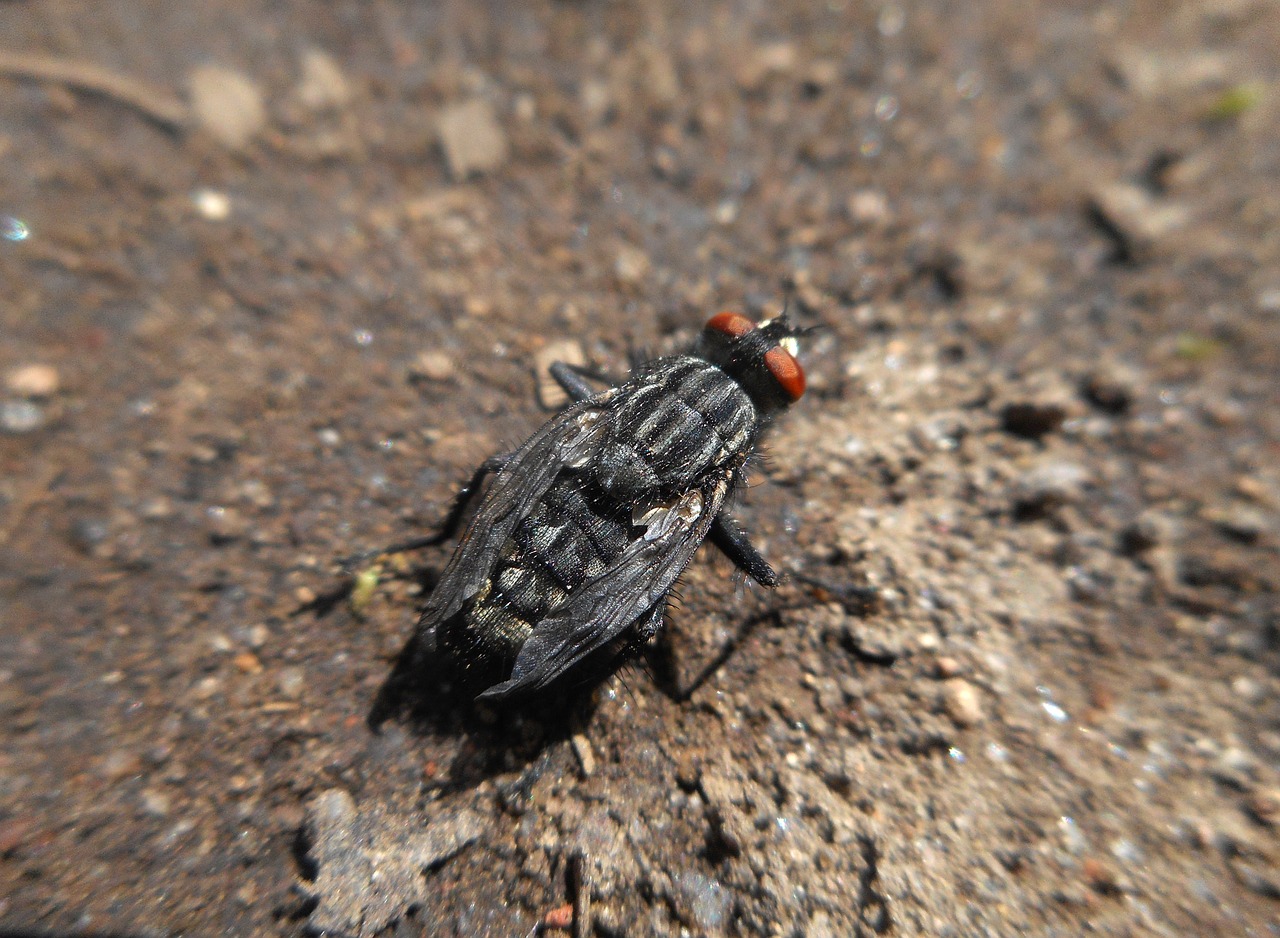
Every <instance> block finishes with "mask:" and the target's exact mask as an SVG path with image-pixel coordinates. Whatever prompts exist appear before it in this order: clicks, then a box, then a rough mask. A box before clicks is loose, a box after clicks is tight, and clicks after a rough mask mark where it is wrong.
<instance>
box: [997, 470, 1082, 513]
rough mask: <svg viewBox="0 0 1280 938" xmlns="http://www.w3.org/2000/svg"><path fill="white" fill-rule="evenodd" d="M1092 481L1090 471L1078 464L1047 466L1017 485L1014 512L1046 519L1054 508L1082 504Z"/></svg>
mask: <svg viewBox="0 0 1280 938" xmlns="http://www.w3.org/2000/svg"><path fill="white" fill-rule="evenodd" d="M1088 480H1089V473H1088V470H1086V469H1085V468H1084V467H1083V466H1080V465H1078V464H1076V463H1071V462H1062V461H1054V462H1048V463H1043V464H1041V465H1039V466H1036V467H1035V468H1033V469H1031V470H1030V471H1028V472H1026V473H1025V474H1024V475H1023V476H1022V478H1020V479H1019V480H1018V481H1017V484H1016V485H1015V488H1014V508H1015V510H1016V511H1017V512H1018V513H1019V514H1021V515H1034V516H1039V515H1043V514H1045V513H1046V512H1048V511H1049V510H1050V509H1052V508H1057V507H1059V506H1061V505H1067V504H1071V503H1072V502H1075V501H1078V500H1079V498H1080V496H1081V494H1082V490H1083V488H1084V485H1085V483H1086V482H1088Z"/></svg>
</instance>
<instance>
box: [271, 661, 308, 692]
mask: <svg viewBox="0 0 1280 938" xmlns="http://www.w3.org/2000/svg"><path fill="white" fill-rule="evenodd" d="M306 682H307V675H306V672H305V671H303V670H302V668H299V667H296V666H293V667H288V668H281V670H280V676H279V677H277V678H276V686H277V687H278V688H279V689H280V693H281V694H283V695H284V696H286V697H289V698H294V697H297V696H298V695H299V694H301V693H302V688H303V686H304V685H305V684H306Z"/></svg>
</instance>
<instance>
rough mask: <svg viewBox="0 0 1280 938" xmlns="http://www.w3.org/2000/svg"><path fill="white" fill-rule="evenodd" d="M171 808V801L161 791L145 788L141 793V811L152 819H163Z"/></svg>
mask: <svg viewBox="0 0 1280 938" xmlns="http://www.w3.org/2000/svg"><path fill="white" fill-rule="evenodd" d="M171 807H172V800H171V799H170V798H169V796H168V795H167V794H165V793H164V792H163V791H160V790H159V789H156V788H147V789H145V790H143V792H142V810H143V811H145V812H146V813H147V814H149V815H151V816H152V817H164V816H165V815H166V814H168V813H169V809H170V808H171Z"/></svg>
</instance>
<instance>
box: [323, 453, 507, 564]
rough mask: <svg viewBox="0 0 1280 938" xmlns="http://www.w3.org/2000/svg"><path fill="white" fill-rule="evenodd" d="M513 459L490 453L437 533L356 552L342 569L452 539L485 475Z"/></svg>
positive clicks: (455, 499) (454, 503) (457, 498)
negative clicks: (376, 548)
mask: <svg viewBox="0 0 1280 938" xmlns="http://www.w3.org/2000/svg"><path fill="white" fill-rule="evenodd" d="M510 459H511V454H510V453H503V454H501V455H498V456H490V457H489V458H488V459H486V460H485V461H484V462H482V463H481V464H480V465H479V467H478V468H477V469H476V471H475V472H474V473H472V474H471V478H470V479H469V480H468V481H467V484H466V485H464V486H463V487H462V488H461V489H459V490H458V494H457V496H456V497H455V498H454V500H453V506H452V507H451V508H450V509H449V513H448V514H447V515H445V516H444V521H443V522H442V523H441V524H440V528H439V529H438V530H437V531H436V532H435V533H434V534H426V535H423V536H421V537H415V538H411V539H409V540H407V541H401V542H400V543H398V544H392V545H391V546H390V547H384V548H382V549H381V550H371V551H365V552H364V553H362V554H356V555H355V556H353V557H349V558H347V559H346V560H344V561H343V562H342V566H343V569H345V570H348V571H353V570H356V569H357V568H360V567H363V566H365V565H366V564H368V563H369V562H370V561H376V560H378V559H381V558H382V557H389V556H392V555H394V554H405V553H408V552H409V551H413V550H421V549H422V548H424V547H434V546H435V545H436V544H441V543H443V542H445V541H447V540H449V539H451V538H452V537H453V536H454V535H455V534H457V533H458V528H459V527H461V526H462V519H463V518H464V517H466V514H467V509H468V508H469V507H470V506H471V500H472V499H473V498H475V497H476V494H477V493H478V492H479V491H480V488H481V486H483V485H484V480H485V478H486V477H487V476H488V475H489V474H490V473H494V472H498V471H500V470H501V469H502V467H503V466H505V465H506V464H507V463H508V462H509V461H510Z"/></svg>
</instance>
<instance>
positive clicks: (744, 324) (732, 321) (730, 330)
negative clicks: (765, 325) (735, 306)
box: [703, 313, 756, 339]
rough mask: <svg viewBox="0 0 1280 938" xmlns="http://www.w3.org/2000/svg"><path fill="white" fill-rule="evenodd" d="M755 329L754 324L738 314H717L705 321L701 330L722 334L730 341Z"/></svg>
mask: <svg viewBox="0 0 1280 938" xmlns="http://www.w3.org/2000/svg"><path fill="white" fill-rule="evenodd" d="M755 327H756V324H755V323H753V322H752V321H751V320H750V319H748V318H747V317H746V316H743V315H741V314H740V313H717V314H716V315H714V316H712V317H711V318H710V319H708V320H707V324H706V326H704V327H703V328H705V329H706V330H707V331H708V332H722V333H724V334H725V335H727V336H729V338H731V339H737V338H740V337H742V336H744V335H746V334H747V333H748V332H750V331H751V330H753V329H754V328H755Z"/></svg>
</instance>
